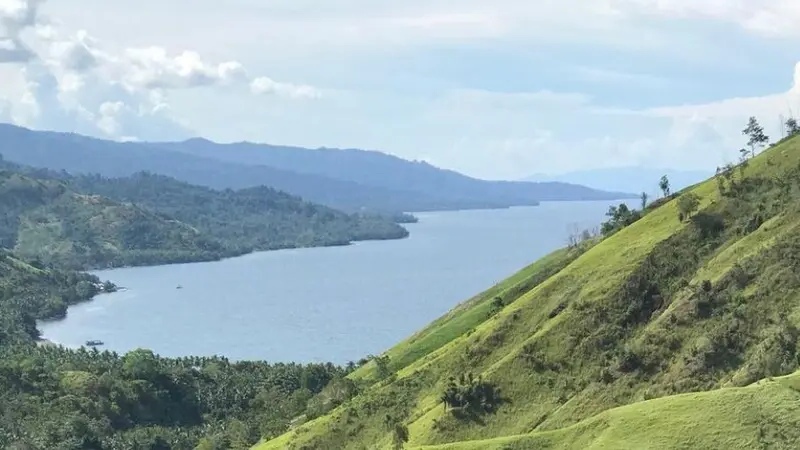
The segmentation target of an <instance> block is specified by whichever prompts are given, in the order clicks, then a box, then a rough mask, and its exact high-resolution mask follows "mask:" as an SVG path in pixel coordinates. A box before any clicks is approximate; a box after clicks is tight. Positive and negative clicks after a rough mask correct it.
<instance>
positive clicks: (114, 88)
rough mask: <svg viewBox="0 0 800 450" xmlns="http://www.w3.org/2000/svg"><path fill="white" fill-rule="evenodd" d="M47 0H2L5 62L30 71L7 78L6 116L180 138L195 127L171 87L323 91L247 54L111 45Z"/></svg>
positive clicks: (116, 134)
mask: <svg viewBox="0 0 800 450" xmlns="http://www.w3.org/2000/svg"><path fill="white" fill-rule="evenodd" d="M43 1H44V0H0V63H16V65H17V67H18V70H19V73H20V74H21V75H22V78H23V83H22V84H18V85H17V86H18V87H17V88H14V87H13V86H11V85H10V84H9V85H7V86H0V95H3V96H4V97H5V98H6V99H7V102H8V105H7V106H4V108H3V110H4V112H6V114H4V116H6V117H9V118H10V119H11V120H13V121H14V122H17V123H20V124H23V125H27V126H31V127H34V128H52V129H60V130H69V131H77V132H83V133H87V134H95V135H101V136H105V137H110V138H115V139H123V138H125V139H132V138H142V139H159V140H166V139H181V138H185V137H188V136H191V135H194V134H195V133H193V132H191V131H189V130H188V128H187V126H186V124H185V123H184V122H182V121H179V120H177V119H176V118H174V117H173V116H172V113H171V110H170V107H169V103H168V98H169V95H170V92H175V91H178V90H182V89H190V88H202V87H224V86H230V87H232V88H237V87H239V88H243V90H252V92H253V94H265V93H269V94H271V95H274V96H279V97H285V98H288V99H297V98H318V97H319V96H320V94H319V91H318V90H317V89H315V88H313V87H311V86H307V85H295V84H292V83H283V82H276V81H273V80H272V79H270V78H267V77H257V78H252V79H251V77H250V76H249V74H248V72H247V70H246V69H245V67H244V66H243V65H242V64H241V63H240V62H238V61H233V60H229V61H222V62H210V61H209V60H207V59H205V58H203V57H202V56H201V55H200V53H199V52H196V51H191V50H185V51H181V52H177V53H176V52H171V51H169V50H168V49H167V48H165V47H162V46H147V47H127V48H122V49H121V50H111V49H109V48H108V47H106V46H104V45H103V43H102V42H101V41H100V40H98V39H96V38H94V37H92V36H90V35H89V33H88V32H87V31H85V30H83V29H79V30H78V31H77V32H73V33H65V32H64V30H63V26H62V25H61V24H60V23H58V22H57V21H53V20H46V18H45V17H43V16H42V15H41V14H40V6H41V5H42V3H43ZM26 29H34V30H35V33H26V34H23V32H24V31H25V30H26ZM23 38H24V40H23ZM0 78H2V77H0Z"/></svg>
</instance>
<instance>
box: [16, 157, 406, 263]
mask: <svg viewBox="0 0 800 450" xmlns="http://www.w3.org/2000/svg"><path fill="white" fill-rule="evenodd" d="M0 167H2V168H4V169H5V170H3V171H2V172H0V202H2V204H3V206H4V215H3V218H2V222H0V225H2V228H0V245H2V246H4V247H6V248H11V249H13V250H14V251H15V253H16V254H18V255H20V256H22V257H25V258H29V259H38V260H41V261H42V262H44V263H47V264H50V265H56V266H59V267H70V268H88V267H106V266H120V265H147V264H160V263H173V262H190V261H205V260H214V259H219V258H222V257H226V256H233V255H239V254H242V253H247V252H251V251H255V250H274V249H281V248H296V247H311V246H328V245H346V244H349V243H350V242H352V241H362V240H373V239H399V238H404V237H407V236H408V231H407V230H405V229H404V228H402V227H401V226H399V225H397V224H394V223H392V222H391V221H390V220H388V219H384V218H382V217H378V216H369V215H364V214H358V215H356V214H346V213H343V212H340V211H336V210H333V209H330V208H328V207H325V206H321V205H315V204H312V203H309V202H306V201H303V200H301V199H300V198H297V197H293V196H291V195H289V194H286V193H283V192H279V191H276V190H274V189H271V188H267V187H263V186H261V187H254V188H248V189H241V190H238V191H233V190H225V191H216V190H213V189H210V188H206V187H202V186H194V185H190V184H188V183H185V182H181V181H178V180H175V179H173V178H169V177H166V176H163V175H154V174H149V173H138V174H135V175H133V176H131V177H125V178H106V177H102V176H99V175H77V176H75V175H69V174H66V173H58V172H52V171H49V170H41V169H34V168H30V167H24V166H20V165H18V164H15V163H10V162H7V161H0Z"/></svg>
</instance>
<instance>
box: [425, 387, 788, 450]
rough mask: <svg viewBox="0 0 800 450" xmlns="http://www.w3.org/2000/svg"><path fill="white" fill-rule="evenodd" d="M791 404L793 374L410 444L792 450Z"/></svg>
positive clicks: (460, 449)
mask: <svg viewBox="0 0 800 450" xmlns="http://www.w3.org/2000/svg"><path fill="white" fill-rule="evenodd" d="M798 401H800V373H796V374H794V375H791V376H788V377H785V378H782V379H775V380H768V381H767V380H765V381H762V382H759V383H756V384H753V385H751V386H748V387H743V388H726V389H719V390H716V391H711V392H703V393H692V394H682V395H676V396H671V397H665V398H660V399H656V400H650V401H646V402H640V403H635V404H633V405H629V406H623V407H620V408H615V409H612V410H609V411H605V412H603V413H600V414H598V415H597V416H594V417H592V418H591V419H588V420H585V421H583V422H580V423H578V424H576V425H573V426H570V427H567V428H563V429H560V430H556V431H545V432H536V433H531V434H528V435H520V436H510V437H503V438H496V439H490V440H483V441H470V442H459V443H454V444H444V445H438V446H424V447H416V449H417V450H473V449H475V450H477V449H481V450H516V449H519V450H522V449H541V450H550V449H552V450H555V449H560V450H573V449H574V450H600V449H609V450H611V449H614V450H617V449H637V450H639V449H641V450H645V449H651V450H656V449H674V448H703V449H719V450H729V449H730V450H733V449H742V450H746V449H748V450H749V449H754V448H773V449H780V448H784V449H793V448H798V447H800V414H798V413H797V402H798Z"/></svg>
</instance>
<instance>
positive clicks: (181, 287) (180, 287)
mask: <svg viewBox="0 0 800 450" xmlns="http://www.w3.org/2000/svg"><path fill="white" fill-rule="evenodd" d="M175 289H183V286H181V285H180V284H179V285H178V287H176V288H175Z"/></svg>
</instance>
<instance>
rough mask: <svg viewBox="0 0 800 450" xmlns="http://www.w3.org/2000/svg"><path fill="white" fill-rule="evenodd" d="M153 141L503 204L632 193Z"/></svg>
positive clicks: (354, 157) (421, 165)
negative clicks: (495, 179) (487, 178)
mask: <svg viewBox="0 0 800 450" xmlns="http://www.w3.org/2000/svg"><path fill="white" fill-rule="evenodd" d="M158 145H159V146H161V147H163V148H166V149H169V150H174V151H178V152H182V153H185V154H191V155H195V156H201V157H205V158H213V159H220V160H223V161H227V162H232V163H237V164H245V165H248V166H269V167H275V168H279V169H282V170H288V171H292V172H297V173H302V174H307V175H319V176H324V177H327V178H333V179H337V180H349V181H353V182H356V183H359V184H362V185H366V186H378V187H381V188H386V189H391V190H397V191H413V192H417V193H421V194H425V195H432V194H435V195H437V196H444V197H446V198H454V199H459V198H461V199H465V200H466V199H471V200H478V201H483V202H490V203H499V204H507V205H525V204H530V202H536V201H554V200H595V199H606V200H607V199H618V198H624V197H626V195H625V194H620V192H635V191H616V192H615V193H612V194H610V196H609V194H608V193H598V192H592V190H590V189H586V188H584V187H582V186H577V185H574V184H567V183H561V182H546V183H525V182H509V181H486V180H479V179H475V178H471V177H468V176H465V175H462V174H460V173H458V172H455V171H452V170H445V169H440V168H438V167H434V166H432V165H430V164H428V163H426V162H423V161H407V160H404V159H402V158H399V157H396V156H392V155H387V154H385V153H381V152H377V151H368V150H358V149H331V148H318V149H308V148H302V147H289V146H276V145H267V144H254V143H250V142H240V143H233V144H217V143H214V142H211V141H208V140H206V139H190V140H187V141H184V142H175V143H160V144H158Z"/></svg>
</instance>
